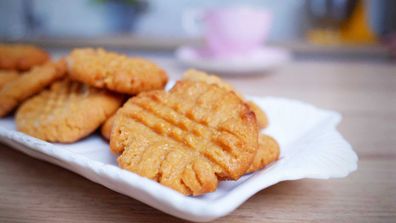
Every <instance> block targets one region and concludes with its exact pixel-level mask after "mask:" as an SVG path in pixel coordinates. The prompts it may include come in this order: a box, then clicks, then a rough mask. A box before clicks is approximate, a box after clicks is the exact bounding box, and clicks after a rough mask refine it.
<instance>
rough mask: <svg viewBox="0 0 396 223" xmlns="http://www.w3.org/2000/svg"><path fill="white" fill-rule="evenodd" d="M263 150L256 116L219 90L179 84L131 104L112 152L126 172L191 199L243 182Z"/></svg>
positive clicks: (115, 132) (118, 122) (116, 129)
mask: <svg viewBox="0 0 396 223" xmlns="http://www.w3.org/2000/svg"><path fill="white" fill-rule="evenodd" d="M257 147H258V129H257V123H256V119H255V115H254V114H253V112H252V111H251V110H250V109H249V108H248V107H247V105H246V104H245V103H244V102H243V101H242V100H241V99H240V98H239V97H238V96H236V95H235V93H233V92H231V91H227V90H225V89H223V88H221V87H219V86H217V85H214V84H207V83H204V82H196V81H179V82H177V83H176V85H175V86H174V87H173V88H172V89H171V90H170V91H169V92H165V91H150V92H144V93H141V94H139V95H138V96H136V97H133V98H131V99H130V100H129V101H128V102H126V103H125V104H124V106H123V107H122V108H121V109H120V110H119V111H117V115H116V116H115V120H114V123H113V129H112V133H111V137H110V148H111V150H112V151H113V152H115V153H121V155H120V156H119V158H118V163H119V165H120V167H121V168H124V169H127V170H129V171H132V172H135V173H137V174H139V175H141V176H144V177H147V178H150V179H152V180H155V181H157V182H159V183H161V184H163V185H165V186H168V187H170V188H173V189H175V190H177V191H179V192H181V193H183V194H186V195H200V194H203V193H207V192H211V191H214V190H215V189H216V187H217V183H218V180H219V179H220V180H222V179H223V180H224V179H232V180H237V179H238V178H239V177H240V176H242V175H243V174H245V172H246V170H247V169H248V168H249V167H250V165H251V163H252V161H253V158H254V156H255V154H256V151H257Z"/></svg>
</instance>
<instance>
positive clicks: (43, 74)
mask: <svg viewBox="0 0 396 223" xmlns="http://www.w3.org/2000/svg"><path fill="white" fill-rule="evenodd" d="M65 71H66V64H65V62H64V61H63V60H61V61H59V62H47V63H45V64H43V65H39V66H36V67H34V68H33V69H31V70H30V71H28V72H26V73H23V74H21V75H20V76H19V77H17V78H15V79H14V80H12V81H9V82H7V83H6V84H4V86H3V87H2V88H1V89H0V117H2V116H5V115H7V114H8V113H9V112H11V111H12V110H13V109H14V108H16V107H17V106H18V105H19V104H20V103H21V102H22V101H24V100H26V99H27V98H29V97H31V96H33V95H35V94H37V93H39V92H40V91H41V90H43V89H44V88H45V87H47V86H48V85H50V84H51V83H52V82H54V81H56V80H58V79H60V78H61V77H63V76H64V74H65Z"/></svg>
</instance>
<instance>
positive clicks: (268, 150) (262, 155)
mask: <svg viewBox="0 0 396 223" xmlns="http://www.w3.org/2000/svg"><path fill="white" fill-rule="evenodd" d="M279 154H280V149H279V144H278V143H277V142H276V140H275V139H274V138H272V137H271V136H268V135H260V136H259V147H258V149H257V153H256V156H255V157H254V160H253V162H252V164H251V166H250V167H249V169H248V170H247V171H246V173H251V172H254V171H256V170H260V169H262V168H264V167H265V166H267V165H268V164H270V163H272V162H274V161H275V160H277V159H279Z"/></svg>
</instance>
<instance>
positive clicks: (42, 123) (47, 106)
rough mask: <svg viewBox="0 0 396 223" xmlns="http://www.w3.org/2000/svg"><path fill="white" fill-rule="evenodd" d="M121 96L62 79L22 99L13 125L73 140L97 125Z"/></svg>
mask: <svg viewBox="0 0 396 223" xmlns="http://www.w3.org/2000/svg"><path fill="white" fill-rule="evenodd" d="M121 102H122V98H121V97H120V96H119V95H115V94H112V93H109V92H108V91H106V90H103V89H96V88H94V87H90V86H88V85H85V84H82V83H78V82H74V81H71V80H69V79H64V80H61V81H58V82H55V83H54V84H52V85H51V87H50V89H48V90H45V91H43V92H41V93H40V94H38V95H37V96H35V97H33V98H31V99H29V100H27V101H26V102H24V103H23V104H22V105H21V106H20V108H19V109H18V111H17V113H16V118H15V121H16V125H17V129H18V130H20V131H22V132H24V133H27V134H29V135H31V136H34V137H36V138H40V139H42V140H45V141H50V142H62V143H70V142H75V141H77V140H79V139H81V138H83V137H85V136H87V135H89V134H90V133H92V132H93V131H95V129H97V128H98V127H99V126H100V125H101V124H102V123H103V122H104V121H105V120H106V119H107V118H108V117H110V116H111V115H112V114H113V113H114V112H115V111H116V110H117V109H118V108H119V106H121Z"/></svg>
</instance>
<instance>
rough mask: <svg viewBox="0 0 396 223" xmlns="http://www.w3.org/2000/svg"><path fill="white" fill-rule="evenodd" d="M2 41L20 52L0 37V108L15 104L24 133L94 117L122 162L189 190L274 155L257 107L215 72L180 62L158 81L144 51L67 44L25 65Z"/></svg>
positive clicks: (40, 134) (69, 130)
mask: <svg viewBox="0 0 396 223" xmlns="http://www.w3.org/2000/svg"><path fill="white" fill-rule="evenodd" d="M4 47H5V46H3V48H4ZM8 47H9V48H11V50H10V49H8V51H6V54H12V53H10V52H11V51H12V47H14V48H15V49H14V50H15V51H17V53H15V55H16V54H18V55H19V56H16V57H15V58H18V59H15V61H18V62H15V61H14V62H12V59H11V58H13V57H12V56H10V57H7V55H6V54H5V53H4V52H2V48H1V47H0V54H4V55H1V56H0V68H2V69H7V71H2V72H0V75H3V74H4V76H3V80H5V81H3V82H0V116H4V115H6V114H8V113H10V112H11V111H12V110H13V109H14V108H17V107H18V109H17V111H16V115H15V118H16V124H17V128H18V130H20V131H22V132H25V133H27V134H29V135H31V136H34V137H37V138H40V139H42V140H45V141H49V142H61V143H73V142H75V141H77V140H79V139H81V138H83V137H86V136H88V135H90V134H91V133H92V132H94V131H95V130H96V129H97V128H98V127H99V126H101V125H102V127H101V133H102V135H103V136H104V137H105V138H106V139H108V140H109V145H110V149H111V151H112V152H113V153H114V154H116V155H117V156H118V159H117V160H118V163H119V166H120V167H121V168H123V169H126V170H129V171H131V172H134V173H136V174H139V175H141V176H143V177H147V178H149V179H152V180H154V181H157V182H159V183H161V184H163V185H165V186H168V187H170V188H172V189H174V190H176V191H179V192H180V193H183V194H185V195H194V196H196V195H201V194H204V193H208V192H212V191H215V190H216V188H217V185H218V183H219V181H221V180H237V179H239V178H240V177H241V176H242V175H244V174H247V173H250V172H253V171H256V170H258V169H261V168H263V167H265V166H266V165H268V164H269V163H271V162H273V161H274V160H276V159H278V157H279V146H278V144H277V142H276V141H275V140H274V139H273V138H272V137H270V136H267V135H262V134H260V129H263V128H265V127H266V126H267V125H268V119H267V117H266V115H265V113H264V112H263V111H262V110H261V109H260V108H259V107H258V106H257V105H255V104H254V103H253V102H251V101H247V100H246V99H244V97H242V95H241V94H239V93H237V92H236V91H235V89H234V88H233V87H232V86H230V85H228V84H227V83H225V82H223V81H222V80H221V79H220V78H218V77H216V76H211V75H208V74H206V73H203V72H200V71H195V70H189V71H187V72H186V73H185V75H184V77H183V79H182V80H180V81H178V82H177V83H176V84H175V86H174V87H173V88H172V89H171V90H169V91H165V90H163V88H164V87H165V85H166V83H167V75H166V73H165V72H164V70H163V69H161V68H160V67H159V66H157V65H155V64H154V63H152V62H150V61H148V60H146V59H143V58H133V57H127V56H125V55H121V54H117V53H113V52H108V51H105V50H103V49H75V50H73V51H72V52H71V53H70V54H69V55H68V56H67V57H66V58H65V59H62V60H60V61H58V62H52V61H48V57H47V60H46V61H41V62H40V63H36V64H35V65H31V67H30V68H26V67H27V65H26V64H32V62H29V63H27V62H20V61H23V59H21V58H23V57H21V56H20V54H21V51H23V50H22V48H21V47H19V46H18V47H15V46H8ZM29 49H30V48H29ZM28 52H31V50H28ZM22 54H23V53H22ZM25 56H26V57H28V56H27V54H25ZM4 58H6V59H4ZM2 60H4V61H5V62H3V61H2ZM3 64H6V65H4V66H3ZM10 64H14V65H12V66H11V65H10ZM19 64H24V65H23V66H22V65H19ZM19 66H20V67H21V69H18V67H19ZM10 69H12V70H16V71H10ZM20 70H23V71H24V72H25V73H23V74H18V73H17V72H18V71H20ZM0 80H1V76H0ZM126 99H127V100H126ZM125 101H126V102H125ZM124 102H125V103H124ZM122 104H123V105H122ZM121 106H122V107H121Z"/></svg>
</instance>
